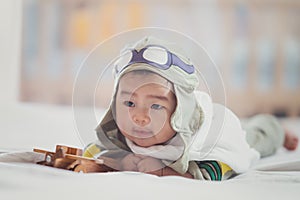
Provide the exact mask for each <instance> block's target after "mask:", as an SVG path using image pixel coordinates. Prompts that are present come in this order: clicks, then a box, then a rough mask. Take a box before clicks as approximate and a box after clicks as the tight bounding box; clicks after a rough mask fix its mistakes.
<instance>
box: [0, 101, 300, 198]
mask: <svg viewBox="0 0 300 200" xmlns="http://www.w3.org/2000/svg"><path fill="white" fill-rule="evenodd" d="M33 107H34V111H33V109H32V108H33ZM1 109H2V111H7V112H6V113H10V114H8V115H6V116H5V117H2V118H1V121H2V122H4V123H3V126H1V132H2V133H3V132H6V133H9V132H11V133H14V134H15V135H14V136H12V135H10V134H7V135H6V136H5V137H4V136H3V135H2V137H1V147H0V148H1V150H2V153H1V154H0V177H1V178H0V196H1V199H5V200H6V199H53V198H58V199H64V198H67V199H92V198H93V199H94V198H97V199H129V198H130V199H196V198H198V199H200V198H205V199H219V198H224V199H273V200H274V199H286V198H290V199H298V198H299V197H300V190H299V188H300V150H299V148H298V149H297V151H294V152H289V151H286V150H284V149H280V150H279V151H278V152H277V153H276V155H274V156H272V157H268V158H265V159H262V160H260V161H259V162H258V163H257V164H256V165H254V166H253V168H252V169H251V170H249V171H248V172H247V173H244V174H241V175H238V176H236V177H234V178H232V179H230V180H228V181H223V182H207V181H199V180H191V179H187V178H182V177H175V176H168V177H157V176H154V175H149V174H142V173H137V172H109V173H89V174H84V173H75V172H72V171H67V170H62V169H56V168H51V167H46V166H42V165H37V164H35V162H37V161H38V160H41V159H43V155H41V154H37V153H35V152H33V151H32V148H34V147H41V148H46V149H49V150H53V148H54V146H55V145H56V144H57V143H63V144H68V145H80V141H78V140H77V139H76V137H74V135H72V133H71V132H72V131H74V127H73V126H72V120H71V121H68V120H69V117H71V116H72V111H71V109H70V108H52V107H49V108H47V109H45V108H44V107H39V106H32V105H29V106H28V105H26V106H19V107H17V109H15V107H14V108H8V107H6V108H1ZM5 109H6V110H5ZM29 110H30V111H31V112H30V113H31V114H30V118H29V119H28V120H26V117H29V116H28V114H24V113H26V111H29ZM21 111H22V112H21ZM16 113H23V114H19V115H16ZM41 115H42V116H43V119H39V118H38V116H41ZM12 116H14V117H12ZM16 116H18V117H19V118H18V117H16ZM39 120H40V121H39ZM44 120H48V121H49V120H52V121H51V123H50V122H49V123H50V124H51V126H50V125H49V128H48V129H50V130H47V131H46V129H43V128H42V126H45V124H43V123H42V121H44ZM62 120H65V121H62ZM29 121H33V122H31V123H32V124H31V126H30V127H31V128H32V127H35V129H33V128H32V129H31V128H27V129H26V126H28V123H29ZM281 121H282V124H283V125H284V126H285V127H287V128H289V129H290V130H291V131H293V132H295V133H297V134H299V133H300V119H298V118H291V119H290V118H286V119H282V120H281ZM15 124H17V125H15ZM13 125H15V126H13ZM50 127H52V129H51V128H50ZM53 127H54V128H53ZM41 130H43V131H44V132H43V131H41ZM26 131H27V132H26ZM34 131H35V135H33V133H32V132H34ZM55 131H58V132H59V133H60V134H59V133H54V132H55ZM62 132H63V133H64V134H61V133H62ZM18 133H19V134H18ZM20 133H21V134H20ZM51 133H52V135H49V134H51ZM22 134H23V135H22ZM29 134H32V135H29ZM299 136H300V134H299ZM28 137H31V140H29V139H28ZM72 137H73V138H72ZM32 138H33V139H32ZM74 138H75V139H74Z"/></svg>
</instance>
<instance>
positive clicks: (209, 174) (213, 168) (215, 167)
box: [196, 160, 232, 181]
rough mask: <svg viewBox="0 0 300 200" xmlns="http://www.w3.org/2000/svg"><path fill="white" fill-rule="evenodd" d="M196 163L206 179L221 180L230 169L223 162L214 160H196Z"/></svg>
mask: <svg viewBox="0 0 300 200" xmlns="http://www.w3.org/2000/svg"><path fill="white" fill-rule="evenodd" d="M196 163H197V165H198V167H199V169H200V171H201V173H202V175H203V177H204V178H205V179H206V180H211V181H221V180H223V176H224V175H225V174H227V173H228V172H230V171H232V169H231V168H230V167H229V166H228V165H226V164H225V163H222V162H217V161H214V160H206V161H196Z"/></svg>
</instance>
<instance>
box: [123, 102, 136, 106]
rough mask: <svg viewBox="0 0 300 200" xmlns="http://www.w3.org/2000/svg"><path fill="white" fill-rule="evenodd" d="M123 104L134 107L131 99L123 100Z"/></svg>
mask: <svg viewBox="0 0 300 200" xmlns="http://www.w3.org/2000/svg"><path fill="white" fill-rule="evenodd" d="M123 104H124V105H125V106H127V107H134V106H135V105H134V103H133V102H132V101H124V103H123Z"/></svg>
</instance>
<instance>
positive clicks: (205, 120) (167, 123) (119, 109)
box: [85, 37, 298, 180]
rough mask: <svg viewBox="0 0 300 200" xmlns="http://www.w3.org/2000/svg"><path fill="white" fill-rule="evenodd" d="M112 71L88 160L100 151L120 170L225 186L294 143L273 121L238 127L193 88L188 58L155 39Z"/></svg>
mask: <svg viewBox="0 0 300 200" xmlns="http://www.w3.org/2000/svg"><path fill="white" fill-rule="evenodd" d="M172 47H173V46H172ZM114 73H115V90H114V95H113V98H112V102H111V105H110V107H109V109H108V110H107V112H106V115H105V116H104V118H103V119H102V121H101V122H100V124H99V126H98V127H97V129H96V131H97V136H98V138H99V141H100V143H99V144H97V145H96V146H95V144H93V145H90V146H89V147H87V149H86V153H85V154H92V155H93V154H94V153H92V152H94V150H92V149H93V148H98V147H99V148H101V150H102V151H101V155H105V156H108V157H112V158H115V159H117V160H119V163H120V165H119V169H118V170H124V171H139V172H145V173H151V174H156V175H180V176H184V177H189V178H195V179H202V180H225V179H228V178H229V177H231V176H232V175H234V174H238V173H243V172H245V171H247V170H248V169H249V168H250V167H251V165H252V164H253V163H254V162H255V161H257V160H258V159H259V158H260V157H264V156H269V155H272V154H274V153H275V152H276V150H277V149H278V148H279V147H281V146H282V145H284V146H285V147H286V148H287V149H290V150H294V149H295V148H296V147H297V145H298V138H297V137H296V136H294V135H293V134H290V133H285V132H284V130H283V128H282V127H281V126H280V125H279V123H278V122H277V121H276V119H275V118H274V117H272V116H270V115H259V116H256V117H254V118H252V119H250V120H248V121H247V122H245V123H244V124H243V125H242V124H241V122H240V120H239V119H238V118H237V117H236V115H235V114H234V113H233V112H231V111H230V110H229V109H228V108H226V107H225V106H223V105H220V104H216V103H213V102H212V100H211V98H210V96H209V95H208V94H207V93H205V92H201V91H197V90H196V88H197V86H198V84H199V81H198V76H197V73H196V70H195V67H194V66H193V64H192V63H191V62H190V61H189V59H188V58H187V57H186V56H183V55H182V54H179V53H178V52H176V51H175V50H174V49H173V48H171V45H170V44H167V43H165V42H162V41H159V40H157V39H155V38H151V37H147V38H144V39H142V40H141V41H139V42H138V43H137V44H135V45H134V46H132V47H131V48H126V49H125V50H123V51H122V53H121V56H120V59H119V60H118V61H117V62H116V64H115V72H114ZM104 149H105V150H106V151H103V150H104Z"/></svg>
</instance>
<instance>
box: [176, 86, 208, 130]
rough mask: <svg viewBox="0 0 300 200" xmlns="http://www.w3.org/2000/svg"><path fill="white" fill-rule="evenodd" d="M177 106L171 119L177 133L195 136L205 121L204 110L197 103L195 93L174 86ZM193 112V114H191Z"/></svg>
mask: <svg viewBox="0 0 300 200" xmlns="http://www.w3.org/2000/svg"><path fill="white" fill-rule="evenodd" d="M174 91H175V96H176V98H177V106H176V109H175V111H174V113H173V115H172V117H171V126H172V128H173V129H174V130H175V131H176V132H180V133H184V134H186V133H188V134H191V135H192V134H194V133H196V132H197V131H198V130H199V128H200V126H201V124H202V122H203V119H204V114H203V111H202V108H201V107H200V105H199V104H198V103H197V99H196V96H195V94H194V92H190V91H187V90H185V89H184V88H182V87H180V86H177V85H174ZM191 111H193V112H191Z"/></svg>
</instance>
